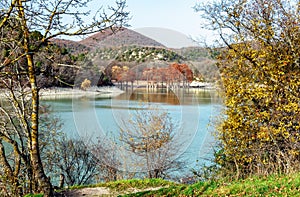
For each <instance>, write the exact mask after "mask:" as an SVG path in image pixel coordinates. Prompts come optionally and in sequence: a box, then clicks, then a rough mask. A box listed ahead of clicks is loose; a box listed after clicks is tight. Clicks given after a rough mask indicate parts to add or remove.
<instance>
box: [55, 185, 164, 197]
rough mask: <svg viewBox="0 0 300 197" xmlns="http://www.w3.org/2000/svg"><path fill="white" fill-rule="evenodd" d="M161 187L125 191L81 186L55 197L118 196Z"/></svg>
mask: <svg viewBox="0 0 300 197" xmlns="http://www.w3.org/2000/svg"><path fill="white" fill-rule="evenodd" d="M161 188H162V187H153V188H146V189H136V188H128V189H127V190H126V191H121V192H118V191H111V190H110V189H109V188H106V187H95V188H82V189H74V190H69V191H64V192H62V193H60V194H58V195H57V197H83V196H84V197H96V196H118V195H121V194H128V193H136V192H141V191H150V190H151V191H153V190H159V189H161Z"/></svg>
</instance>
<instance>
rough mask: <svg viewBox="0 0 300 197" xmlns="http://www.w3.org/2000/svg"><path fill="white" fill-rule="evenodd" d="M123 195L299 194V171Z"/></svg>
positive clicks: (175, 186)
mask: <svg viewBox="0 0 300 197" xmlns="http://www.w3.org/2000/svg"><path fill="white" fill-rule="evenodd" d="M123 196H127V197H129V196H151V197H153V196H300V173H296V174H290V175H284V176H283V175H282V176H280V175H276V176H275V175H274V176H268V177H251V178H247V179H245V180H239V181H233V182H226V181H217V182H213V181H211V182H198V183H196V184H193V185H171V186H170V187H166V188H161V189H159V190H156V191H142V192H137V193H134V194H127V195H123Z"/></svg>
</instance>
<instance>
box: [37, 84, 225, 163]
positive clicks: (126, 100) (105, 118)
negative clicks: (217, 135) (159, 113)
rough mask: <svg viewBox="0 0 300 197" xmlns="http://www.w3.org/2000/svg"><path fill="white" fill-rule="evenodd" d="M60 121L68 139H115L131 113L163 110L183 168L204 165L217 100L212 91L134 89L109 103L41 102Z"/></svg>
mask: <svg viewBox="0 0 300 197" xmlns="http://www.w3.org/2000/svg"><path fill="white" fill-rule="evenodd" d="M42 103H44V104H48V105H50V106H51V107H52V110H53V113H54V114H55V115H57V116H59V117H60V119H61V121H62V123H63V124H64V126H63V131H64V132H65V133H66V134H67V135H68V136H69V137H83V138H85V139H90V140H96V139H97V138H107V139H115V140H117V139H118V138H119V132H120V127H122V124H123V123H122V121H124V120H125V122H126V120H127V119H128V118H129V117H131V116H132V113H133V111H135V110H141V109H142V110H145V109H144V108H143V107H145V106H146V105H148V104H151V105H157V106H159V108H160V110H166V111H167V112H168V113H169V115H170V116H171V118H172V121H173V122H174V123H175V124H177V125H178V126H179V128H178V129H176V131H175V139H176V140H178V142H180V144H181V145H180V149H179V151H178V157H179V156H180V157H183V158H184V160H185V161H186V162H187V168H193V167H194V166H195V165H196V163H197V162H196V161H197V160H199V161H200V163H203V162H205V161H206V159H207V158H209V157H210V156H211V153H212V147H213V142H214V139H213V137H212V134H211V129H209V123H210V122H211V119H213V118H214V117H217V116H218V115H219V114H218V111H219V107H220V99H219V98H218V97H216V96H215V93H214V92H213V91H207V90H206V91H204V90H198V89H190V90H189V91H188V90H178V91H175V92H172V91H171V92H167V91H166V90H157V91H150V92H149V91H147V90H145V89H136V90H134V91H128V92H125V93H124V94H122V95H120V96H117V97H115V98H110V99H101V98H81V99H59V100H43V101H42Z"/></svg>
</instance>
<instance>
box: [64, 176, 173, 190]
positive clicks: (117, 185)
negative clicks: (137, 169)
mask: <svg viewBox="0 0 300 197" xmlns="http://www.w3.org/2000/svg"><path fill="white" fill-rule="evenodd" d="M173 185H176V183H174V182H170V181H166V180H163V179H144V180H140V179H130V180H119V181H113V182H107V183H98V184H93V185H80V186H72V187H70V188H69V189H81V188H87V187H89V188H91V187H107V188H110V189H111V190H115V191H126V190H128V188H135V189H145V188H150V187H169V186H173Z"/></svg>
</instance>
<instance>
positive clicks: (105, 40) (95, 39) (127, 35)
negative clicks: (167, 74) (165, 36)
mask: <svg viewBox="0 0 300 197" xmlns="http://www.w3.org/2000/svg"><path fill="white" fill-rule="evenodd" d="M79 43H80V44H82V45H85V46H86V47H89V48H91V49H94V48H113V47H121V46H133V45H135V46H153V47H165V46H164V45H162V44H161V43H159V42H157V41H155V40H153V39H151V38H148V37H146V36H144V35H142V34H140V33H137V32H135V31H133V30H129V29H127V28H121V29H118V30H117V31H116V32H113V31H112V30H111V29H106V30H103V31H101V32H98V33H96V34H93V35H91V36H89V37H87V38H86V39H83V40H81V41H79Z"/></svg>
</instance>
